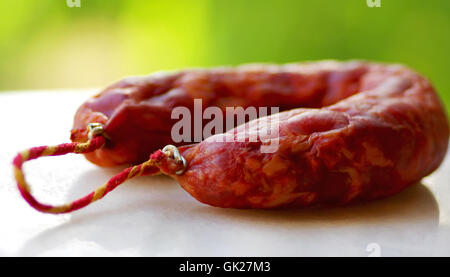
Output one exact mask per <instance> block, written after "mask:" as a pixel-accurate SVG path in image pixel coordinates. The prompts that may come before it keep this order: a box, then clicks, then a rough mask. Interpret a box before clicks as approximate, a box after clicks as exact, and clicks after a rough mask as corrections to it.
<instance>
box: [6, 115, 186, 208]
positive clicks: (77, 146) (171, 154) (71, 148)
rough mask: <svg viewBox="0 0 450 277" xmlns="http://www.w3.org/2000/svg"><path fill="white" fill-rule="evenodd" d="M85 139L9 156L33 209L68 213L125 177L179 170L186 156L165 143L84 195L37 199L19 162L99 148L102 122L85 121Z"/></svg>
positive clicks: (125, 178)
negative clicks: (50, 201)
mask: <svg viewBox="0 0 450 277" xmlns="http://www.w3.org/2000/svg"><path fill="white" fill-rule="evenodd" d="M88 129H89V139H88V141H87V142H83V143H79V142H72V143H63V144H59V145H55V146H39V147H33V148H30V149H27V150H25V151H22V152H20V153H19V154H17V156H16V157H15V158H14V160H13V167H14V177H15V179H16V182H17V187H18V189H19V191H20V193H21V195H22V197H23V198H24V199H25V200H26V201H27V202H28V204H30V206H31V207H33V208H34V209H36V210H38V211H40V212H44V213H52V214H61V213H70V212H73V211H75V210H78V209H81V208H83V207H86V206H87V205H89V204H91V203H93V202H95V201H97V200H99V199H102V198H103V197H104V196H105V195H106V194H108V193H109V192H111V191H112V190H114V189H115V188H116V187H118V186H119V185H121V184H123V183H124V182H125V181H127V180H129V179H131V178H134V177H136V176H142V175H156V174H160V173H161V172H162V173H165V174H177V175H180V174H183V172H184V170H185V169H186V160H185V159H184V158H183V157H182V156H181V155H180V154H179V152H178V149H177V148H176V147H175V146H172V145H168V146H166V147H165V148H163V150H157V151H155V152H154V153H153V154H151V155H150V158H149V159H148V160H147V161H146V162H144V163H142V164H139V165H136V166H132V167H129V168H126V169H124V170H123V171H122V172H120V173H119V174H117V175H116V176H114V177H112V178H111V179H109V180H108V181H107V182H106V183H105V184H103V185H102V186H100V187H98V188H97V189H96V190H94V191H93V192H91V193H89V194H88V195H86V196H84V197H82V198H80V199H78V200H75V201H72V202H69V203H66V204H63V205H48V204H44V203H41V202H39V201H38V200H37V199H36V198H35V197H34V196H33V194H32V193H31V188H30V186H29V185H28V183H27V182H26V180H25V175H24V172H23V168H22V167H23V164H24V163H25V162H27V161H30V160H34V159H37V158H41V157H46V156H61V155H65V154H69V153H75V154H84V153H89V152H92V151H95V150H97V149H100V148H101V147H103V146H104V144H105V142H106V139H105V137H104V136H103V126H102V125H100V124H97V123H92V124H89V125H88Z"/></svg>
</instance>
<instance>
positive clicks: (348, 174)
mask: <svg viewBox="0 0 450 277" xmlns="http://www.w3.org/2000/svg"><path fill="white" fill-rule="evenodd" d="M195 98H197V99H198V98H200V99H202V100H203V104H204V107H208V106H218V107H220V108H222V109H224V108H225V107H227V106H242V107H249V106H255V107H273V106H277V107H279V108H280V110H281V111H282V112H280V113H278V114H274V115H271V116H269V117H265V118H259V119H257V120H253V121H250V122H248V123H246V124H245V125H241V126H238V127H237V128H234V129H231V130H229V131H227V132H226V133H223V134H216V135H214V136H211V137H209V138H207V139H205V140H204V141H202V142H200V143H198V144H193V145H189V146H183V147H181V148H180V150H181V152H182V154H183V156H184V157H185V158H186V160H187V161H188V168H187V170H186V172H185V173H184V174H183V175H181V176H174V177H175V178H176V179H177V180H178V181H179V183H180V184H181V186H182V187H183V188H184V189H185V190H186V191H188V192H189V193H190V194H191V195H192V196H194V197H195V198H196V199H198V200H199V201H201V202H203V203H207V204H210V205H213V206H219V207H235V208H275V207H286V206H294V207H303V206H310V205H314V204H332V205H335V204H338V205H339V204H346V203H350V202H352V201H356V200H370V199H376V198H380V197H385V196H389V195H392V194H395V193H397V192H399V191H401V190H402V189H404V188H406V187H407V186H408V185H411V184H413V183H415V182H417V181H418V180H420V179H421V178H422V177H424V176H426V175H428V174H430V173H431V172H432V171H433V170H435V169H436V168H437V167H438V166H439V164H440V163H441V161H442V160H443V158H444V156H445V153H446V150H447V145H448V138H449V127H448V121H447V115H446V114H445V112H444V108H443V106H442V104H441V102H440V100H439V98H438V97H437V95H436V92H435V90H434V89H433V87H432V86H431V84H430V83H429V82H428V81H427V80H426V79H425V78H423V77H421V76H420V75H418V74H417V73H415V72H413V71H412V70H410V69H408V68H405V67H403V66H399V65H384V64H375V63H366V62H332V61H326V62H316V63H305V64H289V65H281V66H275V65H251V66H241V67H237V68H217V69H204V70H202V69H197V70H187V71H181V72H174V73H162V74H161V73H160V74H154V75H150V76H147V77H139V78H128V79H124V80H122V81H120V82H118V83H116V84H114V85H112V86H110V87H108V88H107V89H105V90H104V91H103V92H101V93H100V94H99V95H97V96H95V97H93V98H92V99H90V100H89V101H88V102H86V103H85V104H83V105H82V106H81V107H80V109H79V110H78V112H77V114H76V117H75V123H74V128H73V130H72V140H74V141H85V140H86V124H87V123H90V122H100V123H104V124H105V132H106V134H107V136H108V142H107V144H106V146H105V147H104V148H102V149H99V150H97V151H95V152H93V153H90V154H87V155H86V156H87V158H88V159H89V160H90V161H92V162H94V163H96V164H98V165H102V166H111V165H117V164H124V163H139V162H142V161H144V160H146V159H147V158H148V155H149V154H150V153H151V152H152V151H154V150H156V149H160V148H162V147H163V146H165V145H167V144H173V141H172V140H171V133H170V132H171V127H172V125H173V124H174V123H175V122H176V120H173V119H171V118H170V115H171V111H172V109H173V108H175V107H177V106H185V107H188V108H189V109H191V110H192V108H193V99H195ZM261 121H264V122H261ZM267 122H270V123H271V124H272V125H273V124H276V125H277V126H278V128H279V137H278V138H279V145H278V148H277V150H276V151H275V152H273V153H263V152H262V151H261V147H262V146H264V145H265V144H266V143H267V142H266V141H265V140H264V139H258V140H257V141H252V140H250V139H249V137H248V136H250V135H251V134H252V132H259V131H260V129H261V128H264V126H265V125H264V124H266V123H267ZM263 133H264V132H263ZM221 136H223V137H226V136H231V137H233V138H236V139H234V140H233V141H232V142H219V141H220V137H221ZM238 137H239V139H237V138H238ZM243 137H244V139H242V138H243ZM218 138H219V139H218ZM223 141H225V140H223Z"/></svg>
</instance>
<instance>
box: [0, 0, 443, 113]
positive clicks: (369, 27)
mask: <svg viewBox="0 0 450 277" xmlns="http://www.w3.org/2000/svg"><path fill="white" fill-rule="evenodd" d="M381 4H382V6H381V7H380V8H369V7H368V6H367V4H366V0H343V1H334V0H305V1H301V0H273V1H272V0H267V1H265V0H159V1H156V0H155V1H150V0H146V1H144V0H81V7H80V8H76V7H74V8H69V7H68V6H67V4H66V0H39V1H36V0H1V1H0V90H3V91H4V90H23V89H48V88H81V87H104V86H106V85H108V84H110V83H111V82H113V81H115V80H117V79H120V78H122V77H124V76H127V75H142V74H148V73H150V72H153V71H158V70H166V69H178V68H184V67H199V66H200V67H211V66H216V65H236V64H240V63H248V62H274V63H286V62H295V61H304V60H321V59H344V60H345V59H368V60H376V61H386V62H399V63H403V64H406V65H408V66H410V67H412V68H414V69H416V70H417V71H419V72H421V73H423V74H425V75H426V76H428V77H429V78H430V79H431V80H432V82H433V83H434V85H435V86H436V88H437V89H438V91H439V93H440V95H441V97H442V98H443V99H444V102H445V103H446V107H447V110H449V109H450V78H449V76H448V72H449V66H450V55H449V50H450V37H449V34H450V1H448V0H428V1H423V0H381Z"/></svg>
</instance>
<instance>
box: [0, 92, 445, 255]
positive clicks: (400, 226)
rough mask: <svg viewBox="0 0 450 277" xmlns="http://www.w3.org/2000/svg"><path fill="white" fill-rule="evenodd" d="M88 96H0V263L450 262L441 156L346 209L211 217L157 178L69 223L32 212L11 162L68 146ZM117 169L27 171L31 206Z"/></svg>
mask: <svg viewBox="0 0 450 277" xmlns="http://www.w3.org/2000/svg"><path fill="white" fill-rule="evenodd" d="M93 93H95V90H83V91H67V90H66V91H33V92H14V93H8V92H4V93H0V128H1V130H2V131H1V136H0V222H1V223H0V224H1V225H0V256H369V255H377V254H379V255H381V256H442V255H443V256H450V173H449V171H450V158H449V155H447V158H446V160H445V162H444V163H443V164H442V165H441V167H440V168H439V169H438V170H437V171H436V172H435V173H433V174H432V175H430V176H428V177H427V178H425V179H423V180H422V182H421V183H420V184H417V185H414V186H412V187H411V188H409V189H407V190H406V191H404V192H402V193H400V194H398V195H397V196H394V197H391V198H389V199H384V200H380V201H376V202H371V203H367V204H360V205H354V206H350V207H344V208H333V209H322V210H317V209H316V210H281V211H280V210H278V211H260V210H234V209H221V208H214V207H210V206H207V205H204V204H201V203H199V202H197V201H196V200H195V199H194V198H192V197H191V196H190V195H188V193H187V192H185V191H184V190H183V189H182V188H181V187H180V186H179V185H178V184H177V183H176V182H175V181H174V180H172V179H170V178H168V177H164V176H158V177H139V178H137V179H134V180H131V181H128V182H127V183H126V184H124V185H122V186H121V187H119V188H117V189H116V190H115V191H114V192H112V193H110V194H109V195H108V196H107V197H105V198H104V199H102V200H101V201H99V202H97V203H95V204H93V205H91V206H89V207H87V208H85V209H83V210H80V211H77V212H75V213H73V214H69V215H48V214H41V213H39V212H36V211H35V210H34V209H32V208H31V207H29V206H28V205H27V204H26V203H25V201H24V200H22V198H21V197H20V195H19V193H18V191H17V189H16V187H15V182H14V181H13V177H12V167H11V160H12V158H13V156H14V155H15V154H16V152H17V151H19V150H23V149H24V148H28V147H30V146H37V145H49V144H58V143H62V142H68V141H69V131H70V128H71V125H72V120H73V116H74V114H75V111H76V109H77V107H78V106H79V105H80V104H81V103H82V102H84V100H86V99H87V98H88V97H89V96H90V95H92V94H93ZM120 170H121V168H111V169H102V168H98V167H96V166H95V165H92V164H91V163H89V162H88V161H86V160H85V159H84V157H83V156H80V155H67V156H63V157H52V158H44V159H39V160H37V161H32V162H29V163H27V164H26V165H25V172H26V174H27V180H28V181H29V182H30V183H31V185H32V187H33V189H34V190H33V191H34V192H35V193H36V195H37V197H38V199H40V200H43V201H44V202H45V201H48V202H50V203H62V202H65V201H66V200H72V199H75V198H77V197H80V196H82V195H84V194H86V193H87V192H90V191H91V190H92V189H94V188H95V187H97V186H98V185H100V184H102V183H103V182H104V181H105V180H107V179H109V178H110V177H111V176H113V175H114V174H116V173H118V172H119V171H120ZM372 245H375V248H372V249H376V250H374V251H372V250H371V251H368V250H367V249H368V247H369V248H370V247H371V246H372Z"/></svg>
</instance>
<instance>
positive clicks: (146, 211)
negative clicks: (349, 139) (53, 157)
mask: <svg viewBox="0 0 450 277" xmlns="http://www.w3.org/2000/svg"><path fill="white" fill-rule="evenodd" d="M115 171H118V170H117V169H111V170H106V171H103V172H102V173H99V171H98V170H93V171H89V172H86V173H85V174H84V175H82V176H80V180H79V182H78V183H79V186H76V187H74V188H72V190H71V191H70V192H69V196H68V197H69V198H70V199H72V198H75V197H78V196H81V195H82V194H83V193H85V192H87V191H89V190H90V189H92V188H95V186H96V185H93V184H99V183H103V182H104V181H105V180H106V179H108V178H109V177H110V176H111V173H113V172H115ZM126 186H127V188H121V187H119V188H117V191H115V192H112V193H111V194H110V195H108V196H107V197H105V199H104V200H102V201H104V202H106V201H111V202H109V203H108V204H107V205H102V203H101V202H102V201H101V202H99V203H96V204H93V206H92V207H89V208H87V209H85V210H81V211H78V212H76V213H74V214H73V215H71V218H70V220H69V221H68V222H66V223H64V224H62V225H60V226H57V227H55V228H52V229H49V230H47V231H44V232H42V233H40V234H38V235H37V236H36V237H34V238H33V239H31V240H29V241H28V242H27V243H26V244H25V245H24V246H23V247H22V249H21V250H20V251H19V253H18V255H19V256H34V255H59V254H61V255H74V256H77V255H83V256H89V255H95V256H97V255H101V256H109V255H114V256H121V255H140V256H141V255H142V256H155V255H161V256H172V255H193V256H195V255H275V256H276V255H302V253H303V252H301V251H300V252H299V250H298V251H297V250H291V252H289V251H288V250H287V249H289V247H290V244H292V242H291V243H289V242H288V241H287V240H285V241H284V240H283V241H281V240H279V244H280V245H279V246H280V247H281V249H283V247H284V249H286V251H284V252H283V251H282V252H279V253H278V252H270V251H271V250H270V249H269V248H263V249H261V247H260V246H258V245H260V244H261V243H262V242H263V241H264V240H266V239H267V238H272V239H275V240H277V238H278V237H280V234H283V233H284V234H287V237H289V236H292V237H295V238H297V240H299V241H302V244H307V243H309V242H308V241H309V240H315V239H320V238H321V236H323V235H326V234H328V233H331V232H336V231H337V234H339V233H340V234H343V235H342V238H341V240H345V241H347V242H348V241H351V240H352V239H353V237H358V236H359V237H361V236H364V234H365V233H367V234H368V233H372V232H373V230H374V228H377V227H378V226H384V227H383V228H385V229H384V230H385V231H386V226H388V227H387V228H388V232H391V233H392V232H399V230H403V229H404V228H407V227H406V226H409V227H410V226H411V224H412V225H414V226H416V227H415V230H416V231H417V232H420V231H421V230H422V229H421V228H426V230H429V229H430V228H433V227H437V226H438V225H439V208H438V205H437V202H436V200H435V198H434V196H433V194H432V193H431V191H430V190H429V189H428V188H427V187H426V186H424V185H423V184H421V183H419V184H416V185H413V186H411V187H410V188H408V189H406V190H404V191H403V192H401V193H399V194H397V195H395V196H393V197H390V198H387V199H381V200H377V201H372V202H369V203H361V204H355V205H351V206H346V207H335V208H326V209H325V208H314V209H288V210H240V209H221V208H215V207H210V206H207V205H204V204H202V203H199V202H197V201H196V200H195V199H193V198H192V197H191V196H190V195H188V194H187V193H186V192H184V191H183V190H182V189H181V188H180V186H179V185H178V184H177V183H176V182H175V181H174V180H173V179H171V178H169V177H166V176H153V177H140V180H138V181H133V180H130V181H129V183H128V184H126ZM130 200H132V202H130ZM110 203H115V205H114V206H111V204H110ZM94 205H96V206H95V209H94V208H93V207H94ZM49 216H52V215H49ZM161 222H163V224H161ZM168 222H169V224H168ZM355 226H356V227H357V228H358V232H359V234H351V232H352V231H351V228H352V227H355ZM425 226H426V227H425ZM423 230H425V229H423ZM381 231H383V230H381ZM349 232H350V233H349ZM255 233H257V234H258V235H256V236H255V235H254V234H255ZM239 234H240V236H241V237H240V240H239V239H236V238H235V236H237V235H239ZM355 235H356V236H355ZM398 235H399V236H401V234H398ZM258 236H259V237H258ZM264 236H265V237H264ZM330 240H331V239H330ZM245 241H248V245H247V246H245ZM161 242H164V243H161ZM296 243H299V242H298V241H297V242H296ZM217 244H219V246H218V245H217ZM267 247H268V246H267ZM67 249H71V250H70V253H71V254H68V253H67ZM280 251H281V250H280ZM258 253H259V254H258ZM308 254H311V252H308ZM312 254H314V253H312ZM330 254H331V255H332V253H331V252H330Z"/></svg>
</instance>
